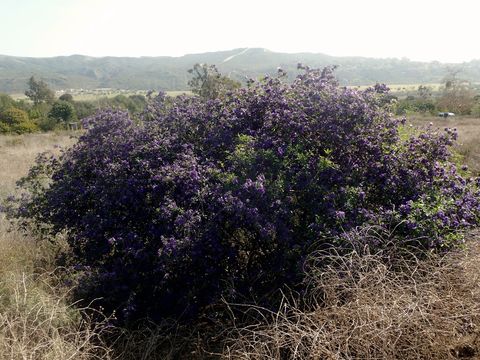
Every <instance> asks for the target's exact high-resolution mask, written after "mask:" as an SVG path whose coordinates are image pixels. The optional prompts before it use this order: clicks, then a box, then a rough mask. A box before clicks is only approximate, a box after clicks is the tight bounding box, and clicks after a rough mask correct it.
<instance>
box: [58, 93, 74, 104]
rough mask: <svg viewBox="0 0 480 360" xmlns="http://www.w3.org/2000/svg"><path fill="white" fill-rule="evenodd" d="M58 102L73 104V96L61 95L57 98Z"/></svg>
mask: <svg viewBox="0 0 480 360" xmlns="http://www.w3.org/2000/svg"><path fill="white" fill-rule="evenodd" d="M58 100H62V101H67V102H69V103H73V96H72V94H68V93H66V94H63V95H61V96H60V97H59V98H58Z"/></svg>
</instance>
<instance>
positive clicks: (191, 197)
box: [17, 68, 480, 326]
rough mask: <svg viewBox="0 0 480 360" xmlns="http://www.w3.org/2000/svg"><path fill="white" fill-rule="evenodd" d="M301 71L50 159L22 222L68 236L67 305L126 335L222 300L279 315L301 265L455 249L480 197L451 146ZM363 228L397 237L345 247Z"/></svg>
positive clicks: (449, 134) (116, 114)
mask: <svg viewBox="0 0 480 360" xmlns="http://www.w3.org/2000/svg"><path fill="white" fill-rule="evenodd" d="M303 71H304V73H303V74H302V75H300V76H299V77H298V78H297V79H296V80H295V81H294V82H293V83H292V84H288V83H285V82H283V80H282V79H284V76H282V77H280V78H266V79H264V80H263V81H261V82H257V83H253V84H251V85H250V86H249V87H248V88H247V89H238V90H236V91H235V92H229V93H226V94H225V95H224V96H221V97H218V98H216V99H213V100H212V99H208V100H205V99H203V98H201V97H178V98H175V99H170V100H169V101H165V98H164V97H158V98H157V101H156V103H155V104H152V106H151V108H150V110H149V111H150V115H151V116H150V117H148V121H146V122H145V123H140V124H139V123H137V122H134V121H132V120H131V119H130V117H129V116H128V114H127V113H125V112H120V111H106V112H103V113H100V114H98V115H97V116H95V117H94V118H92V119H90V121H91V122H90V123H89V128H90V130H89V131H88V132H87V133H86V134H84V135H82V136H81V137H80V138H79V141H78V143H76V144H75V145H74V146H73V147H72V148H71V149H70V150H68V151H67V152H65V153H64V154H63V155H62V156H61V157H60V158H56V157H53V158H52V157H46V156H42V157H40V158H39V159H38V160H37V165H36V166H35V167H34V168H32V170H31V172H30V175H29V176H28V177H26V178H25V179H24V180H23V181H22V184H23V186H24V188H25V189H26V190H29V191H30V197H25V196H24V197H23V198H22V200H21V204H22V205H21V207H20V208H19V209H18V213H17V215H18V216H20V217H21V218H23V219H24V224H25V225H28V224H31V222H32V221H33V222H34V223H36V224H37V226H38V229H40V230H42V232H43V233H44V234H50V236H52V237H53V236H56V234H58V233H65V234H66V240H67V242H68V244H69V247H70V250H71V251H70V252H68V253H67V262H66V263H64V264H66V265H69V266H72V267H74V268H75V269H78V270H77V273H78V276H79V278H77V281H78V282H77V287H76V296H77V297H78V298H79V299H83V301H86V303H87V304H90V303H91V301H92V300H94V299H95V300H96V301H95V304H96V306H98V307H101V308H102V309H103V310H104V311H105V312H106V314H107V316H109V315H113V314H115V322H116V323H117V324H121V325H127V326H133V324H135V322H136V321H138V320H141V319H144V318H145V317H147V318H149V319H150V320H152V321H155V322H157V323H161V322H163V321H165V320H166V319H169V318H174V319H176V320H177V321H181V322H183V321H186V320H190V319H198V318H199V317H201V316H202V315H206V316H213V317H217V318H222V317H224V316H226V315H227V313H224V312H219V310H218V306H219V305H220V304H221V302H222V301H228V302H233V303H239V302H243V303H245V302H246V303H256V304H258V305H262V306H263V307H266V308H267V309H274V308H276V307H277V306H278V304H279V302H280V301H281V300H282V295H281V292H280V290H285V289H286V288H287V287H288V288H289V289H291V290H297V291H300V292H301V293H303V292H305V291H306V290H307V288H308V287H307V286H306V284H307V283H306V282H305V273H304V269H305V267H304V266H305V260H306V259H307V258H309V257H310V256H311V255H312V254H313V253H314V252H316V251H318V250H321V249H325V248H328V247H330V246H332V245H334V247H335V250H336V251H337V252H338V253H340V254H344V253H350V252H351V251H353V250H355V249H359V248H363V247H365V246H368V247H369V248H370V249H372V251H374V250H376V249H385V248H388V247H389V244H390V243H391V242H393V243H394V244H395V246H397V247H400V248H407V247H411V248H412V249H413V251H415V252H416V253H417V254H419V255H420V254H421V253H422V251H424V250H429V251H430V250H445V249H448V248H451V247H454V246H456V245H458V244H460V243H461V242H462V236H461V233H460V232H459V231H460V230H464V229H467V228H469V227H471V226H474V225H476V224H477V223H478V221H479V217H480V194H479V189H478V180H475V179H471V178H468V177H464V176H463V175H462V174H463V172H462V171H464V170H460V169H457V166H456V165H455V164H453V163H451V162H450V161H449V159H450V152H449V147H450V146H451V145H452V144H453V141H454V139H455V137H456V133H455V132H454V131H452V130H447V131H445V132H444V133H439V132H436V131H434V130H433V129H429V130H426V131H421V132H415V131H413V132H409V131H408V130H407V129H405V128H404V127H403V126H402V124H401V123H400V121H398V120H395V119H392V118H391V115H390V109H389V105H388V102H387V104H386V105H385V99H386V98H387V99H388V96H387V95H388V93H387V92H386V88H385V87H383V86H376V87H375V88H369V89H366V90H365V91H356V90H352V89H345V88H341V87H339V86H338V84H337V82H336V80H335V79H334V78H333V76H332V74H331V72H330V70H329V69H325V70H323V71H318V70H310V69H308V68H303ZM45 178H51V179H52V181H51V182H50V183H48V186H47V184H46V183H45ZM371 226H380V227H382V228H386V229H395V237H394V238H391V237H384V238H382V237H377V238H376V237H358V236H354V235H355V234H356V233H357V232H358V229H362V228H368V227H371ZM62 259H63V261H65V259H66V258H65V257H62ZM327 259H328V257H325V259H324V258H322V257H320V258H318V264H322V263H323V260H325V261H326V263H324V264H327V263H328V261H327ZM192 274H195V275H194V276H192Z"/></svg>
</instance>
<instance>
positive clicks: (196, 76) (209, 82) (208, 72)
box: [188, 64, 241, 99]
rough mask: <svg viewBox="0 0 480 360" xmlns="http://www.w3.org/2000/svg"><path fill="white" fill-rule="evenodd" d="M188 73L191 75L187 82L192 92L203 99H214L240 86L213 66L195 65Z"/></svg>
mask: <svg viewBox="0 0 480 360" xmlns="http://www.w3.org/2000/svg"><path fill="white" fill-rule="evenodd" d="M188 72H189V73H190V74H192V75H193V78H192V79H191V80H190V81H189V82H188V85H189V86H190V88H191V89H192V92H193V93H194V94H197V95H199V96H200V97H202V98H204V99H215V98H217V97H218V96H219V95H220V94H221V93H223V92H226V91H229V90H234V89H238V88H239V87H240V86H241V85H240V83H239V82H238V81H235V80H232V79H230V78H229V77H227V76H224V75H222V74H220V72H219V71H218V69H217V67H216V66H215V65H208V64H195V65H194V66H193V68H192V69H190V70H188Z"/></svg>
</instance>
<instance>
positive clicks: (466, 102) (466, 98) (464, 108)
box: [437, 69, 475, 114]
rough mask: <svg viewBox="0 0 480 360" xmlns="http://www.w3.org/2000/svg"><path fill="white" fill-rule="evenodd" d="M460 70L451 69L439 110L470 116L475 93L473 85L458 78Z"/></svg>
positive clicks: (446, 79) (439, 103)
mask: <svg viewBox="0 0 480 360" xmlns="http://www.w3.org/2000/svg"><path fill="white" fill-rule="evenodd" d="M459 72H460V70H458V69H457V70H454V69H449V70H448V74H447V76H446V77H445V79H444V82H445V87H444V89H443V94H442V96H441V97H440V98H439V99H438V104H437V105H438V108H439V109H440V110H443V111H452V112H455V113H459V114H469V113H470V112H471V109H472V107H473V105H474V103H475V99H474V96H475V92H474V91H473V89H472V86H471V83H470V82H469V81H467V80H464V79H460V78H458V73H459Z"/></svg>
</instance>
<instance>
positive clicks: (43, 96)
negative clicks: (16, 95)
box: [25, 76, 55, 105]
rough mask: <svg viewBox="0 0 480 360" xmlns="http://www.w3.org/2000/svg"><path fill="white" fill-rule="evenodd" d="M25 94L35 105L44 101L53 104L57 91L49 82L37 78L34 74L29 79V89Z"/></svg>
mask: <svg viewBox="0 0 480 360" xmlns="http://www.w3.org/2000/svg"><path fill="white" fill-rule="evenodd" d="M25 95H26V96H27V97H28V98H30V100H32V102H33V104H34V105H38V104H41V103H43V102H45V103H47V104H51V103H53V101H54V99H55V93H54V92H53V91H52V90H51V89H50V88H49V87H48V85H47V83H46V82H45V81H43V80H36V79H35V77H33V76H32V77H31V78H30V79H29V80H28V90H27V91H25Z"/></svg>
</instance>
